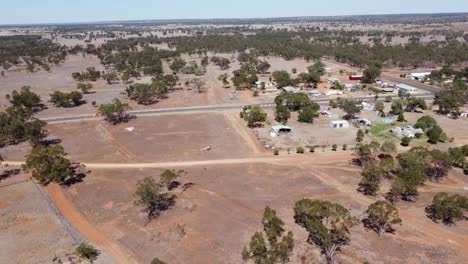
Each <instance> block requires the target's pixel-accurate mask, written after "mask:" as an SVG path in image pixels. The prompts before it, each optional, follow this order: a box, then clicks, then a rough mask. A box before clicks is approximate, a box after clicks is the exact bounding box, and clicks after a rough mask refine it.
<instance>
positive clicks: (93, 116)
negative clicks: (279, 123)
mask: <svg viewBox="0 0 468 264" xmlns="http://www.w3.org/2000/svg"><path fill="white" fill-rule="evenodd" d="M416 97H420V98H424V99H428V100H430V99H433V98H434V96H433V95H431V94H425V95H424V94H423V95H416ZM393 98H394V99H396V98H398V96H394V97H393ZM350 99H353V100H362V101H366V100H367V101H373V100H374V97H373V96H364V97H351V98H350ZM330 100H331V99H330V98H317V99H313V101H315V102H317V103H318V104H320V105H328V104H329V102H330ZM379 100H380V101H383V100H384V98H383V97H381V98H380V99H379ZM258 105H259V106H260V107H262V108H264V109H268V108H274V107H275V103H273V102H267V103H262V104H258ZM243 107H244V105H211V106H197V107H179V108H166V109H149V110H135V111H129V112H128V113H129V114H131V115H135V116H145V115H147V116H149V115H158V114H170V113H193V112H212V111H224V110H241V109H242V108H243ZM40 119H41V120H43V121H45V122H47V123H65V122H75V121H84V120H100V119H102V117H100V116H96V114H85V115H73V116H60V117H43V118H40Z"/></svg>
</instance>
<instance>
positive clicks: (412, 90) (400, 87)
mask: <svg viewBox="0 0 468 264" xmlns="http://www.w3.org/2000/svg"><path fill="white" fill-rule="evenodd" d="M396 88H397V89H398V90H399V91H403V92H406V93H415V92H417V91H418V88H416V87H413V86H411V85H407V84H404V83H400V84H397V85H396Z"/></svg>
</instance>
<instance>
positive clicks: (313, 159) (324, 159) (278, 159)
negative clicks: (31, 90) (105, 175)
mask: <svg viewBox="0 0 468 264" xmlns="http://www.w3.org/2000/svg"><path fill="white" fill-rule="evenodd" d="M351 158H352V155H351V154H343V155H333V158H332V159H330V156H329V155H296V154H291V155H287V156H273V155H270V156H263V157H255V158H238V159H214V160H197V161H178V162H149V163H122V162H120V163H82V164H83V165H85V166H86V168H89V169H135V168H172V167H193V166H207V165H223V164H247V163H282V162H287V163H289V164H291V163H295V162H306V161H308V162H310V163H318V162H320V163H334V162H337V161H349V160H350V159H351ZM3 163H4V164H8V165H9V166H21V165H22V164H24V162H22V161H4V162H3Z"/></svg>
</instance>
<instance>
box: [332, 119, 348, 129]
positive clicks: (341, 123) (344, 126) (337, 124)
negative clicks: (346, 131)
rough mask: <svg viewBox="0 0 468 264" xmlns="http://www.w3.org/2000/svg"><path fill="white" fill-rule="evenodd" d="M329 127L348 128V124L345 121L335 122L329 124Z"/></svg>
mask: <svg viewBox="0 0 468 264" xmlns="http://www.w3.org/2000/svg"><path fill="white" fill-rule="evenodd" d="M330 126H331V127H332V128H347V127H349V123H348V121H346V120H335V121H331V122H330Z"/></svg>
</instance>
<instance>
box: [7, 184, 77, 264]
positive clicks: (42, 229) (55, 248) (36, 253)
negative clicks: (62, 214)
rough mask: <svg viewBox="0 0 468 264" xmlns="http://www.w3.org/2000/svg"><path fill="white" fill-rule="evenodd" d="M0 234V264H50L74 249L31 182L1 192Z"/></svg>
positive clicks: (63, 229) (57, 219) (72, 243)
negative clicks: (55, 258)
mask: <svg viewBox="0 0 468 264" xmlns="http://www.w3.org/2000/svg"><path fill="white" fill-rule="evenodd" d="M0 230H1V232H0V263H52V260H53V259H54V257H64V256H65V255H66V254H69V253H72V252H73V249H74V246H75V241H74V240H73V238H72V237H71V236H70V234H69V233H67V231H66V230H65V228H64V226H63V224H62V222H61V221H60V220H59V218H58V217H57V216H56V215H55V214H54V212H53V211H52V210H51V209H50V207H49V205H48V204H47V203H46V201H45V200H44V198H43V197H42V196H41V194H40V193H39V191H38V189H37V187H36V186H35V185H34V184H33V183H32V182H31V181H27V182H23V183H18V184H15V185H10V186H7V187H2V188H1V190H0Z"/></svg>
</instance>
